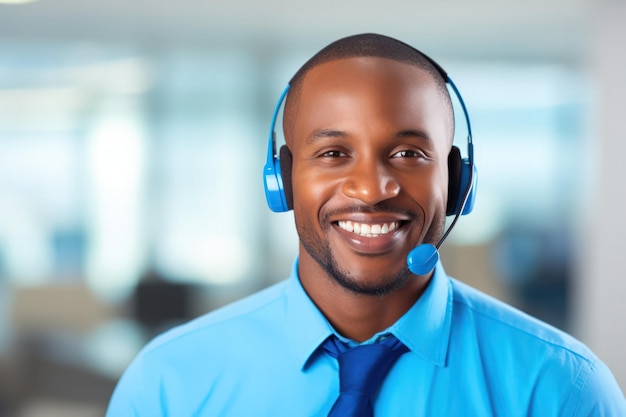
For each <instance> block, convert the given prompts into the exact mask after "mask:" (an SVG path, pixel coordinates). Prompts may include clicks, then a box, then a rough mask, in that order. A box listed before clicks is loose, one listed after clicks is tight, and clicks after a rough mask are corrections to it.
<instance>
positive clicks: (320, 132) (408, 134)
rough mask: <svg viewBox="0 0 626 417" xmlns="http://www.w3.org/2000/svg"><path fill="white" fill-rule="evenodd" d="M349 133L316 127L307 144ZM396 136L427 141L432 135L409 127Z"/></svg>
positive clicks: (340, 136)
mask: <svg viewBox="0 0 626 417" xmlns="http://www.w3.org/2000/svg"><path fill="white" fill-rule="evenodd" d="M346 136H347V133H346V132H344V131H342V130H336V129H316V130H314V131H313V133H311V134H310V135H309V136H308V137H307V139H306V143H307V144H312V143H315V142H317V141H318V140H321V139H327V138H342V137H346ZM395 137H396V138H398V139H402V138H418V139H421V140H424V141H426V142H430V141H431V138H430V136H428V135H427V134H426V133H425V132H423V131H421V130H417V129H407V130H402V131H400V132H398V133H396V134H395Z"/></svg>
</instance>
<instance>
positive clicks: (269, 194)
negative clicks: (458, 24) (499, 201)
mask: <svg viewBox="0 0 626 417" xmlns="http://www.w3.org/2000/svg"><path fill="white" fill-rule="evenodd" d="M413 49H414V48H413ZM417 52H418V53H419V54H421V55H423V56H424V57H425V58H426V59H428V60H429V61H430V62H431V63H432V64H433V66H434V67H435V68H436V69H437V71H439V73H440V74H441V75H442V76H443V79H444V80H446V84H447V85H448V86H450V88H451V89H452V91H453V92H454V95H455V96H456V97H457V99H458V101H459V103H460V105H461V109H462V110H463V115H464V117H465V123H466V124H467V154H468V157H467V158H461V152H460V150H459V148H457V147H456V146H453V147H452V149H451V151H450V154H449V156H448V171H449V180H448V203H447V206H446V215H447V216H456V217H455V221H456V219H457V218H458V216H459V215H466V214H469V213H471V212H472V209H473V208H474V200H475V198H476V186H477V182H478V176H477V170H476V165H474V144H473V142H472V126H471V123H470V119H469V114H468V112H467V108H466V107H465V102H464V101H463V98H462V97H461V94H460V92H459V90H458V89H457V87H456V85H455V84H454V82H452V80H451V79H450V77H449V76H448V74H447V73H446V72H445V71H444V70H443V68H441V66H439V64H437V63H436V62H435V61H433V60H432V59H431V58H429V57H428V56H426V55H424V54H423V53H421V52H419V51H417ZM289 87H290V85H287V87H286V88H285V90H284V91H283V92H282V94H281V95H280V98H279V99H278V103H277V104H276V108H275V110H274V114H273V115H272V123H271V126H270V136H269V141H268V144H267V159H266V161H265V167H264V168H263V183H264V186H265V198H266V200H267V204H268V206H269V208H270V210H272V211H274V212H278V213H279V212H285V211H289V210H291V209H292V208H293V196H292V191H291V153H290V152H289V150H288V149H287V147H286V146H282V147H281V149H280V155H279V154H277V152H276V120H277V118H278V114H279V112H280V108H281V106H282V104H283V102H284V101H285V97H286V96H287V93H288V92H289Z"/></svg>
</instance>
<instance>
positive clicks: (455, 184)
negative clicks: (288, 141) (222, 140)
mask: <svg viewBox="0 0 626 417" xmlns="http://www.w3.org/2000/svg"><path fill="white" fill-rule="evenodd" d="M281 159H282V157H281ZM462 165H463V162H462V160H461V150H460V149H459V148H457V147H456V146H453V147H452V149H450V153H449V154H448V202H447V204H446V216H453V215H455V214H456V210H457V207H459V205H460V202H459V199H460V198H462V195H463V190H461V169H462ZM281 168H282V167H281ZM283 181H284V180H283Z"/></svg>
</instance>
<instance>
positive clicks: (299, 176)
mask: <svg viewBox="0 0 626 417" xmlns="http://www.w3.org/2000/svg"><path fill="white" fill-rule="evenodd" d="M337 183H338V180H337V179H336V178H333V177H332V176H330V175H329V174H324V173H320V172H319V170H318V171H314V170H304V169H298V168H297V167H296V166H294V169H293V173H292V192H293V206H294V212H296V213H297V214H298V216H299V217H300V218H303V217H308V218H313V217H317V216H318V213H319V211H320V209H321V207H322V206H323V205H324V204H325V203H326V202H327V201H328V200H329V199H330V198H332V196H333V195H334V194H335V192H336V187H337Z"/></svg>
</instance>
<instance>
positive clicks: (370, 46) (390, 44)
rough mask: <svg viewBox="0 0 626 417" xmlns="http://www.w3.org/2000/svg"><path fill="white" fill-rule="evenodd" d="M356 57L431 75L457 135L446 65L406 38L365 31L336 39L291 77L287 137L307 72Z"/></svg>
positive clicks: (287, 102)
mask: <svg viewBox="0 0 626 417" xmlns="http://www.w3.org/2000/svg"><path fill="white" fill-rule="evenodd" d="M355 57H377V58H386V59H390V60H393V61H397V62H401V63H404V64H408V65H412V66H414V67H417V68H419V69H421V70H423V71H426V72H427V73H428V74H430V75H431V76H432V78H433V80H434V81H435V83H436V86H437V88H438V89H439V91H440V92H441V93H442V97H443V99H444V102H445V105H446V106H447V107H448V108H449V114H450V115H451V116H450V117H451V120H450V124H451V132H452V133H451V136H452V135H454V113H453V110H452V101H451V99H450V94H449V92H448V89H447V88H446V82H447V74H446V72H445V71H444V70H443V68H441V66H439V64H437V63H436V62H435V61H433V60H432V59H431V58H429V57H428V56H427V55H425V54H424V53H422V52H420V51H418V50H417V49H415V48H413V47H412V46H410V45H408V44H406V43H404V42H402V41H399V40H397V39H394V38H391V37H389V36H385V35H379V34H376V33H363V34H359V35H352V36H348V37H345V38H342V39H339V40H337V41H334V42H332V43H331V44H329V45H328V46H326V47H324V48H323V49H321V50H320V51H319V52H318V53H316V54H315V55H313V57H311V58H310V59H309V60H308V61H307V62H305V63H304V65H303V66H302V67H300V69H299V70H298V71H297V72H296V74H295V75H294V76H293V77H292V78H291V80H290V81H289V85H290V88H289V93H288V95H287V99H286V102H285V112H284V118H283V129H284V132H285V136H286V137H288V136H290V133H291V127H292V126H293V123H294V118H295V109H296V108H297V105H298V103H299V100H300V89H301V87H302V83H303V81H304V78H305V76H306V74H307V73H308V72H309V71H310V70H311V69H313V68H315V67H317V66H318V65H321V64H324V63H327V62H331V61H336V60H340V59H346V58H355Z"/></svg>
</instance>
